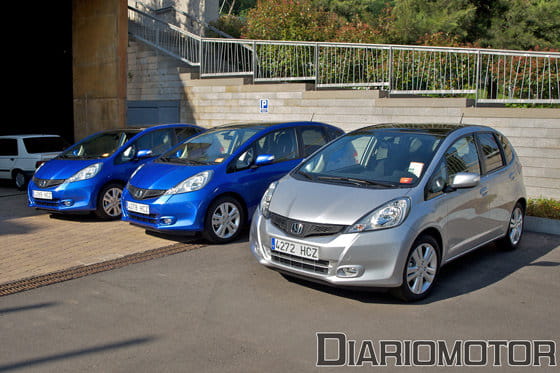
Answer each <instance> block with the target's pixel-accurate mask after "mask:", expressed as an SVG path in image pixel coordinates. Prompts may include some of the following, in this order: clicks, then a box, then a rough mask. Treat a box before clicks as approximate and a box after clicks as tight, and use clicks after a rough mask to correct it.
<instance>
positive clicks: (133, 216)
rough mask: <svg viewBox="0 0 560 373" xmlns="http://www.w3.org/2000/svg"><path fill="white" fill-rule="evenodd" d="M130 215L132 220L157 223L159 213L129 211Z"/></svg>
mask: <svg viewBox="0 0 560 373" xmlns="http://www.w3.org/2000/svg"><path fill="white" fill-rule="evenodd" d="M128 217H129V218H130V219H131V220H135V221H138V222H142V223H148V224H156V222H157V215H156V214H150V215H141V214H136V213H133V212H130V211H128Z"/></svg>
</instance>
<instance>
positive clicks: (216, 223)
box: [212, 202, 241, 239]
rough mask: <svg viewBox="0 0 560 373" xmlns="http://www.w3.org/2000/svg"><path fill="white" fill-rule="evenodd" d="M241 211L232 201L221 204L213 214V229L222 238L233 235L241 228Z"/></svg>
mask: <svg viewBox="0 0 560 373" xmlns="http://www.w3.org/2000/svg"><path fill="white" fill-rule="evenodd" d="M240 224H241V213H240V212H239V209H238V208H237V206H235V205H234V204H233V203H231V202H223V203H221V204H219V205H218V206H217V207H216V209H215V210H214V212H213V214H212V230H213V231H214V233H215V234H216V236H218V237H219V238H222V239H227V238H230V237H232V236H233V235H235V234H236V233H237V231H238V230H239V226H240Z"/></svg>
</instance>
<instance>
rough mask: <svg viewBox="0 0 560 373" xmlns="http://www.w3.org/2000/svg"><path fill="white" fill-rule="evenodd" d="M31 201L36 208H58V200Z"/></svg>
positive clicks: (35, 199) (36, 199)
mask: <svg viewBox="0 0 560 373" xmlns="http://www.w3.org/2000/svg"><path fill="white" fill-rule="evenodd" d="M33 201H34V202H35V204H36V205H37V206H38V207H44V208H55V207H58V200H50V199H49V200H46V199H38V198H33Z"/></svg>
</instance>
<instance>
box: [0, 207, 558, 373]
mask: <svg viewBox="0 0 560 373" xmlns="http://www.w3.org/2000/svg"><path fill="white" fill-rule="evenodd" d="M0 201H2V199H1V198H0ZM0 203H5V202H0ZM32 218H35V219H38V218H41V219H42V220H41V221H42V222H43V221H44V222H47V221H48V222H50V221H53V222H54V223H59V224H69V227H75V226H78V227H82V226H84V227H86V226H89V224H94V223H93V222H82V221H79V220H70V221H67V220H53V219H50V218H49V217H48V215H42V214H41V215H38V214H36V213H30V214H29V215H28V216H23V217H19V218H16V219H5V218H3V219H2V223H1V225H2V226H4V225H5V224H6V223H8V224H10V225H19V226H20V228H21V232H22V235H21V239H22V240H23V238H24V237H27V236H36V233H40V232H42V233H45V231H42V230H41V229H44V228H43V227H42V226H41V225H37V226H35V225H33V224H31V223H29V221H30V220H27V219H31V220H32ZM18 219H22V220H18ZM22 221H23V222H25V224H23V223H21V222H22ZM109 224H111V225H115V226H118V227H119V229H118V230H119V234H120V233H125V232H126V229H128V226H126V225H122V224H120V223H119V222H113V223H101V224H97V225H96V228H99V229H101V228H103V229H108V228H105V226H106V225H107V226H109ZM30 226H31V227H32V228H29V227H30ZM130 228H133V227H130ZM2 229H5V228H2ZM11 229H12V228H11ZM14 229H15V228H14ZM66 235H67V236H70V238H69V239H76V240H78V241H80V240H81V241H83V240H84V239H83V238H80V239H77V238H75V236H81V230H79V229H78V228H74V230H68V231H67V232H66ZM135 235H136V236H138V237H136V238H135V239H143V240H147V241H149V240H152V239H154V237H151V236H147V235H145V234H144V233H143V231H141V230H140V231H136V234H131V239H132V238H133V237H134V236H135ZM7 236H9V235H2V236H0V240H1V241H2V244H1V247H2V252H3V253H2V260H5V259H4V258H5V254H4V250H5V247H6V246H5V244H4V242H5V237H7ZM91 239H93V237H92V238H91ZM96 239H100V240H106V241H107V242H112V240H111V239H108V238H107V237H105V234H100V235H98V237H97V238H96ZM17 241H18V240H15V239H12V241H11V242H17ZM94 246H95V245H94ZM559 267H560V237H558V236H546V235H537V234H531V233H529V234H526V236H525V237H524V241H523V242H522V246H521V247H520V249H519V250H517V251H515V252H502V251H501V250H500V249H499V248H498V247H496V246H494V245H489V246H487V247H485V248H483V249H481V250H479V251H477V252H475V253H472V254H470V255H468V256H465V257H463V258H461V259H459V260H457V261H455V262H454V263H452V264H450V265H449V266H447V267H444V268H443V269H442V276H441V278H440V284H439V287H438V288H437V289H436V291H435V292H434V293H433V295H432V296H431V297H430V298H429V299H427V300H425V301H424V302H422V303H417V304H402V303H399V302H397V301H395V300H393V299H392V298H391V297H389V296H387V295H384V294H378V293H373V294H372V293H361V292H350V291H342V290H333V289H330V288H327V287H323V286H318V285H313V284H309V283H305V282H301V281H288V280H287V279H286V278H284V277H282V276H281V275H279V274H277V273H276V272H273V271H270V270H268V269H266V268H263V267H261V266H260V265H258V264H257V263H256V262H255V260H254V259H253V257H252V256H251V254H250V252H249V250H248V243H247V237H244V238H243V239H241V240H240V241H239V242H237V243H235V244H231V245H225V246H206V247H203V248H200V249H197V250H192V251H187V252H184V253H180V254H176V255H172V256H168V257H165V258H161V259H156V260H153V261H149V262H144V263H140V264H135V265H130V266H128V267H125V268H121V269H118V270H113V271H108V272H103V273H98V274H95V275H91V276H87V277H83V278H80V279H76V280H72V281H67V282H63V283H59V284H55V285H50V286H47V287H42V288H38V289H34V290H30V291H27V292H22V293H18V294H13V295H9V296H4V297H0V346H1V348H0V371H3V370H8V371H26V372H27V371H29V372H39V371H40V372H78V371H91V372H109V371H110V372H131V371H134V372H159V371H166V372H190V371H200V372H218V371H219V372H222V371H235V372H263V371H270V372H303V371H311V370H327V371H330V370H332V369H326V368H321V369H318V368H316V367H315V363H316V354H317V343H316V333H317V332H343V333H346V335H347V336H348V338H349V339H354V340H357V341H358V343H360V341H362V340H364V339H372V340H374V341H379V340H380V339H392V340H420V339H438V340H445V341H448V342H450V343H452V342H453V341H455V340H466V339H482V340H493V339H499V340H516V339H544V340H554V341H556V343H557V346H560V343H559V342H560V339H559V336H560V323H559V322H558V309H560V300H559V298H558V294H560V271H559V270H560V268H559ZM329 351H330V350H329ZM556 356H557V358H558V356H560V354H558V352H557V354H556ZM366 367H367V368H368V369H369V370H372V368H371V367H368V366H366ZM374 369H378V370H380V371H402V370H403V369H402V368H396V369H392V368H391V367H386V368H374ZM418 370H420V371H422V369H420V368H415V369H414V371H418ZM425 370H428V369H425ZM440 370H441V371H449V370H450V369H449V368H442V369H440ZM497 370H498V371H507V372H510V371H515V369H513V368H512V367H508V366H504V367H501V368H498V369H497ZM521 370H523V371H526V370H527V369H521ZM521 370H520V371H521ZM475 371H477V372H481V371H487V369H486V368H482V369H480V368H479V369H475ZM538 371H543V372H544V371H555V370H553V368H539V369H538Z"/></svg>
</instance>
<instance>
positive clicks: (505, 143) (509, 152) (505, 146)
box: [498, 134, 513, 164]
mask: <svg viewBox="0 0 560 373" xmlns="http://www.w3.org/2000/svg"><path fill="white" fill-rule="evenodd" d="M498 139H500V144H502V150H503V151H504V156H505V157H506V164H510V163H511V161H512V160H513V149H512V147H511V143H510V142H509V140H508V139H507V138H506V137H505V136H504V135H502V134H499V135H498Z"/></svg>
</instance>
